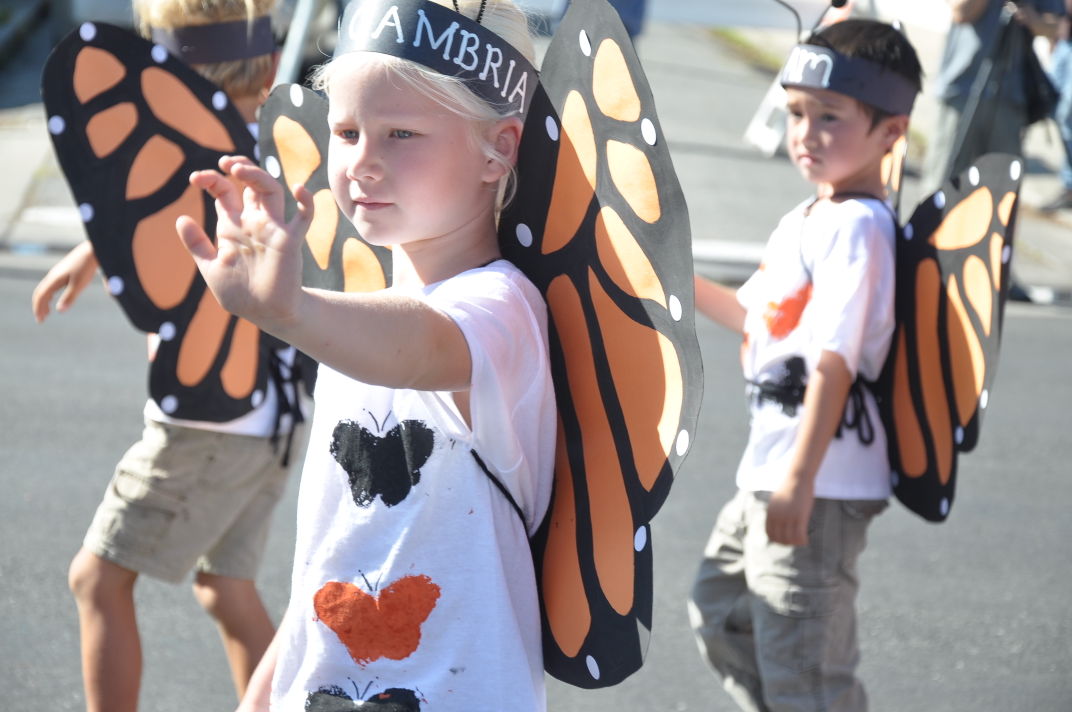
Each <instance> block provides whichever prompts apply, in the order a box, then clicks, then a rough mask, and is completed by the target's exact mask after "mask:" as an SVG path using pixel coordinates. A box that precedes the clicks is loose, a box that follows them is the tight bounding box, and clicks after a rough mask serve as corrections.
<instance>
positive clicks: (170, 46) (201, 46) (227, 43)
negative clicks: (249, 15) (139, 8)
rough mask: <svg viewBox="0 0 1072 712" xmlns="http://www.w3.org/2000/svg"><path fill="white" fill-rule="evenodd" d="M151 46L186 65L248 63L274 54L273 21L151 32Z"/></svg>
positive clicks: (265, 18) (267, 18) (266, 18)
mask: <svg viewBox="0 0 1072 712" xmlns="http://www.w3.org/2000/svg"><path fill="white" fill-rule="evenodd" d="M153 42H155V43H157V44H158V45H161V46H163V47H164V48H165V49H167V50H168V51H169V52H171V53H172V54H173V55H175V56H176V57H178V58H179V59H181V60H182V61H184V62H186V63H187V64H212V63H215V62H231V61H234V60H236V59H249V58H250V57H259V56H261V55H264V54H271V53H272V52H274V51H275V50H276V43H275V37H274V36H273V35H272V21H271V19H270V18H269V17H268V16H267V15H262V16H261V17H258V18H257V19H255V20H254V21H253V22H252V23H250V22H247V21H245V20H233V21H230V22H213V23H210V24H208V25H186V26H185V27H176V28H174V29H171V30H162V29H156V28H154V29H153Z"/></svg>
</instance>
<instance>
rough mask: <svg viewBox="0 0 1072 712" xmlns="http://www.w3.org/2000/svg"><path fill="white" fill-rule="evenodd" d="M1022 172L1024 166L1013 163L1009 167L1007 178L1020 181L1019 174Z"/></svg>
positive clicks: (1017, 162) (1019, 163)
mask: <svg viewBox="0 0 1072 712" xmlns="http://www.w3.org/2000/svg"><path fill="white" fill-rule="evenodd" d="M1023 172H1024V164H1023V163H1021V162H1020V161H1013V162H1012V163H1011V164H1010V165H1009V177H1010V178H1012V179H1013V180H1020V176H1021V174H1023Z"/></svg>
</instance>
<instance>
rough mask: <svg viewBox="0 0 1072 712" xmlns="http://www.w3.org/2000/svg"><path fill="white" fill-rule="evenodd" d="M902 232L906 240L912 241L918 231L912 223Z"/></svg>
mask: <svg viewBox="0 0 1072 712" xmlns="http://www.w3.org/2000/svg"><path fill="white" fill-rule="evenodd" d="M901 232H902V233H904V239H906V240H911V239H912V238H913V237H914V236H915V234H916V229H915V228H914V227H912V223H908V224H907V225H905V226H904V230H902V231H901Z"/></svg>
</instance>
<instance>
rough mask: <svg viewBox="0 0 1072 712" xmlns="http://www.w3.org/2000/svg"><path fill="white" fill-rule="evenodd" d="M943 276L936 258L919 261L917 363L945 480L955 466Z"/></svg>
mask: <svg viewBox="0 0 1072 712" xmlns="http://www.w3.org/2000/svg"><path fill="white" fill-rule="evenodd" d="M941 289H942V285H941V276H940V274H939V271H938V265H937V263H935V261H934V260H932V259H927V260H923V261H922V262H920V263H919V267H918V269H917V272H916V326H917V332H916V336H917V339H918V341H917V346H918V351H917V353H916V359H917V363H916V367H917V368H918V369H919V373H920V382H921V383H922V386H923V410H924V412H925V413H926V417H927V422H928V423H929V424H930V428H929V430H930V432H932V433H933V434H934V451H935V464H936V465H937V466H938V476H939V478H940V479H941V480H942V481H943V482H945V481H947V480H948V479H949V474H950V472H952V470H953V441H952V436H951V435H950V432H949V417H950V415H949V403H948V401H947V400H946V387H945V379H944V378H943V375H942V349H941V344H940V343H939V339H940V338H941V337H940V336H939V334H938V329H939V324H938V305H939V301H940V300H939V299H937V298H935V294H938V293H940V292H941Z"/></svg>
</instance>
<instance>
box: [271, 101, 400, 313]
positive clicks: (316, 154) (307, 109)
mask: <svg viewBox="0 0 1072 712" xmlns="http://www.w3.org/2000/svg"><path fill="white" fill-rule="evenodd" d="M327 115H328V103H327V100H326V99H324V97H322V96H321V95H319V94H317V93H315V92H313V91H310V90H309V89H306V88H304V87H301V86H298V85H297V84H286V85H280V86H277V87H276V88H275V89H274V90H273V91H272V93H271V94H270V95H269V97H268V100H267V101H266V102H265V103H264V105H263V106H262V107H261V112H260V132H259V136H260V138H259V142H258V146H259V152H260V156H261V163H262V165H263V166H264V168H265V170H267V171H268V172H269V173H270V174H271V175H272V176H274V177H275V178H276V179H277V180H278V181H279V182H280V183H281V184H282V185H283V188H284V195H285V196H286V201H287V205H286V214H287V217H288V219H289V218H290V216H291V215H293V214H294V212H295V211H296V210H297V200H296V199H295V198H294V193H293V192H292V190H291V188H292V186H294V185H298V184H300V185H304V186H305V187H306V188H307V189H308V190H309V192H311V193H312V194H313V204H314V206H315V210H314V213H313V221H312V224H311V225H310V226H309V230H308V232H307V233H306V236H305V246H304V248H303V251H302V258H303V259H302V270H303V274H302V282H303V284H305V285H306V286H308V287H319V288H321V289H330V290H334V291H345V292H368V291H374V290H377V289H383V288H384V287H386V286H387V284H388V283H389V281H390V274H391V251H390V250H388V249H387V248H384V247H376V246H372V245H369V244H368V243H367V242H365V241H364V240H363V239H362V238H361V236H360V235H359V234H358V233H357V230H356V229H355V228H354V226H353V224H352V223H351V222H350V221H349V220H348V219H347V218H346V216H345V215H343V214H342V212H341V211H340V210H339V207H338V205H337V204H336V202H335V198H334V197H333V196H332V193H331V187H330V184H329V182H328V170H327V146H328V139H329V133H328V120H327Z"/></svg>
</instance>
